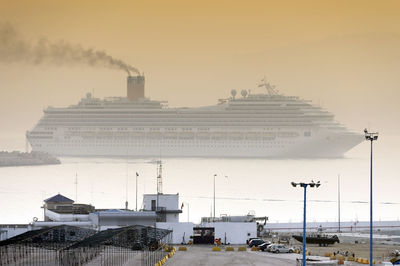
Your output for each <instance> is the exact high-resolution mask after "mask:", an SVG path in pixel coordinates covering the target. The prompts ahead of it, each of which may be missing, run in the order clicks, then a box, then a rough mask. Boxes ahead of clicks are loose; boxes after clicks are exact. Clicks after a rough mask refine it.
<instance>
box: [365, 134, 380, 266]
mask: <svg viewBox="0 0 400 266" xmlns="http://www.w3.org/2000/svg"><path fill="white" fill-rule="evenodd" d="M364 133H365V140H367V141H368V140H369V141H371V172H370V190H369V192H370V194H369V197H370V198H369V210H370V217H369V265H372V262H373V249H372V236H373V234H372V220H373V217H372V142H373V141H374V140H378V134H379V133H378V132H375V133H370V132H368V130H367V129H364Z"/></svg>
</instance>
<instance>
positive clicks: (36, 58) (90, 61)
mask: <svg viewBox="0 0 400 266" xmlns="http://www.w3.org/2000/svg"><path fill="white" fill-rule="evenodd" d="M0 62H3V63H16V62H22V63H30V64H55V65H74V64H82V65H88V66H96V67H97V66H99V67H108V68H113V69H121V70H124V71H126V72H127V73H128V75H130V73H131V72H134V73H136V74H138V75H139V74H140V73H139V70H138V69H136V68H135V67H133V66H131V65H129V64H127V63H125V62H124V61H122V60H120V59H116V58H114V57H112V56H111V55H109V54H107V53H106V52H104V51H99V50H94V49H92V48H84V47H82V46H81V45H79V44H78V45H76V44H70V43H68V42H65V41H59V42H55V43H53V42H50V41H48V40H47V39H45V38H41V39H39V40H38V41H36V42H30V41H27V40H25V39H24V38H23V37H22V36H21V35H20V34H19V33H18V32H17V30H16V29H15V28H14V27H13V26H12V25H10V24H0Z"/></svg>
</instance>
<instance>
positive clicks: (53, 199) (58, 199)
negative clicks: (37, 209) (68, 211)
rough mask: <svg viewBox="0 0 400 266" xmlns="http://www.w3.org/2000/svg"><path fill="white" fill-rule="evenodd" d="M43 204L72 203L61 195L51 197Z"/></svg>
mask: <svg viewBox="0 0 400 266" xmlns="http://www.w3.org/2000/svg"><path fill="white" fill-rule="evenodd" d="M44 202H46V203H49V202H62V203H74V201H73V200H72V199H69V198H67V197H65V196H63V195H61V194H57V195H55V196H53V197H50V198H48V199H45V200H44Z"/></svg>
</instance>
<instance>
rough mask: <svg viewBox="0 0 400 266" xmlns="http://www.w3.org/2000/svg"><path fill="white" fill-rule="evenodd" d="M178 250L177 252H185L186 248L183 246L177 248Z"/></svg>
mask: <svg viewBox="0 0 400 266" xmlns="http://www.w3.org/2000/svg"><path fill="white" fill-rule="evenodd" d="M178 250H179V251H187V248H186V247H185V246H183V247H179V249H178Z"/></svg>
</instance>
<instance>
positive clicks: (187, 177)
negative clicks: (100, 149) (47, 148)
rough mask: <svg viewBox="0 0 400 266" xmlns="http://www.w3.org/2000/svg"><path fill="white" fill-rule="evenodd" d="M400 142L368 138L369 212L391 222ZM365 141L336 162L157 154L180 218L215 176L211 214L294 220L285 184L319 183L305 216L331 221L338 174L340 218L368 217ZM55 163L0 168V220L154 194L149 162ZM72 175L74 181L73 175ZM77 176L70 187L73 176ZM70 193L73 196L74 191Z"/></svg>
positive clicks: (201, 206) (197, 205) (198, 210)
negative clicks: (46, 203)
mask: <svg viewBox="0 0 400 266" xmlns="http://www.w3.org/2000/svg"><path fill="white" fill-rule="evenodd" d="M399 148H400V144H399V141H398V140H397V137H392V136H380V139H379V140H378V141H377V142H376V143H374V217H375V219H376V220H382V221H383V220H397V219H398V218H399V216H400V215H399V214H400V198H399V195H400V193H399V181H398V180H399V179H398V176H399V173H400V171H399V170H400V153H399V150H400V149H399ZM369 156H370V146H369V143H367V142H365V143H361V144H360V145H359V146H357V147H356V148H354V149H353V150H351V151H350V152H348V153H347V154H346V156H345V157H344V158H340V159H318V160H315V159H314V160H311V159H309V160H266V159H197V158H185V159H181V158H165V159H163V192H164V193H179V195H180V201H181V203H182V202H184V207H183V213H182V214H181V217H180V219H181V221H187V219H188V210H189V220H190V221H193V222H198V221H200V218H201V217H203V216H209V215H210V214H211V212H212V205H213V178H214V174H217V177H216V185H215V187H216V188H215V189H216V214H217V216H219V215H225V214H226V215H245V214H247V213H249V212H255V214H256V215H257V216H268V217H269V219H270V221H273V222H276V221H280V222H288V221H293V222H299V221H301V220H302V212H303V205H302V204H303V190H302V189H300V188H298V187H297V188H293V187H292V186H291V185H290V182H291V181H295V182H300V181H304V182H309V181H311V180H312V179H313V180H315V181H321V183H322V185H321V186H320V187H319V188H318V189H315V188H314V189H309V190H308V193H307V203H308V204H307V216H308V219H307V220H308V221H336V220H337V216H338V208H337V199H338V175H340V187H341V189H340V193H341V220H343V221H344V220H348V221H350V220H352V221H355V220H359V221H362V220H368V219H369V170H370V168H369V166H370V164H369ZM60 159H61V161H62V164H61V165H49V166H25V167H7V168H0V178H1V179H0V180H1V181H0V223H2V224H4V223H29V222H31V221H32V219H33V217H38V218H39V219H43V209H41V206H42V205H43V200H44V199H46V198H48V197H51V196H53V195H55V194H57V193H61V194H63V195H65V196H67V197H69V198H71V199H74V200H77V202H78V203H90V204H93V205H94V206H96V207H97V208H124V205H125V201H126V197H127V198H128V202H129V208H135V178H136V174H135V173H136V172H138V173H139V178H138V208H140V207H141V206H142V194H143V193H155V192H156V175H157V165H156V164H154V159H158V158H153V160H152V158H148V159H115V158H114V159H110V158H71V157H66V158H60ZM76 177H77V178H76ZM76 179H77V184H75V181H76ZM76 192H77V193H76Z"/></svg>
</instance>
